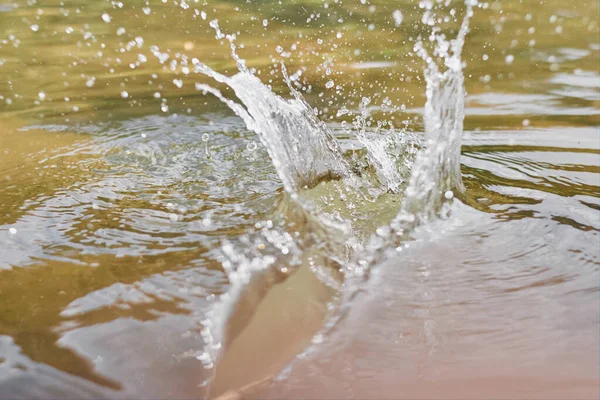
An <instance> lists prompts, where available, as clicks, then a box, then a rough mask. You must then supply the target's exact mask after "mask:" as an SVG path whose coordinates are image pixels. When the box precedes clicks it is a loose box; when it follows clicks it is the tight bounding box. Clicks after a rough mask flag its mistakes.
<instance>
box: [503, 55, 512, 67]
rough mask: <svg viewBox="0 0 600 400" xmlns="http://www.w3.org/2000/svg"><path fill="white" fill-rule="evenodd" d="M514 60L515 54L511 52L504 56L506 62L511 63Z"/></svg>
mask: <svg viewBox="0 0 600 400" xmlns="http://www.w3.org/2000/svg"><path fill="white" fill-rule="evenodd" d="M514 60H515V56H513V55H512V54H509V55H507V56H506V57H505V58H504V61H506V63H507V64H509V65H510V64H512V63H513V61H514Z"/></svg>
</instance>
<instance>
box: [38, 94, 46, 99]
mask: <svg viewBox="0 0 600 400" xmlns="http://www.w3.org/2000/svg"><path fill="white" fill-rule="evenodd" d="M38 98H39V99H40V101H44V100H46V93H44V92H39V93H38Z"/></svg>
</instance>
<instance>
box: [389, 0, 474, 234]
mask: <svg viewBox="0 0 600 400" xmlns="http://www.w3.org/2000/svg"><path fill="white" fill-rule="evenodd" d="M465 4H466V6H467V11H466V15H465V17H464V19H463V22H462V25H461V27H460V30H459V32H458V35H457V37H456V38H455V39H453V40H447V39H446V36H445V35H444V34H442V33H441V30H440V28H439V27H434V28H433V29H432V33H431V36H430V37H429V40H430V41H432V42H434V43H435V49H434V52H433V55H432V56H431V55H429V53H428V52H427V50H426V49H425V47H424V45H423V42H422V41H421V40H419V41H418V42H417V44H416V45H415V51H416V53H417V54H418V55H419V56H420V57H421V58H422V59H423V60H424V61H425V62H426V64H427V65H426V67H425V69H424V76H425V81H426V83H427V90H426V96H427V101H426V103H425V111H424V115H423V119H424V123H425V143H424V146H425V147H424V149H423V150H422V151H421V152H420V153H419V155H418V156H417V159H416V160H415V163H414V165H413V168H412V175H411V178H410V182H409V185H408V188H407V189H406V192H405V199H404V202H403V205H402V210H401V212H400V213H399V215H398V216H397V217H396V219H395V220H394V221H393V222H392V227H393V228H394V229H395V230H396V233H397V234H399V235H402V234H403V233H406V231H407V230H408V229H410V228H411V227H412V226H415V225H418V224H420V223H425V222H427V221H429V220H432V219H434V218H436V217H437V215H438V214H439V212H440V210H441V208H442V206H443V205H444V203H445V202H446V200H449V199H452V198H453V197H454V193H453V191H458V192H462V191H463V190H464V186H463V183H462V178H461V174H460V149H461V136H462V132H463V121H464V117H465V114H464V101H465V89H464V76H463V65H462V60H461V54H462V49H463V46H464V43H465V37H466V35H467V33H468V31H469V20H470V18H471V17H472V16H473V6H474V5H476V4H477V2H476V1H473V0H467V1H466V2H465ZM434 57H435V58H434ZM436 58H437V59H441V61H442V62H443V66H444V68H445V70H444V71H443V72H442V71H441V70H440V66H439V65H438V63H437V62H436Z"/></svg>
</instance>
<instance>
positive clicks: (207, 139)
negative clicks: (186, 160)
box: [202, 133, 210, 142]
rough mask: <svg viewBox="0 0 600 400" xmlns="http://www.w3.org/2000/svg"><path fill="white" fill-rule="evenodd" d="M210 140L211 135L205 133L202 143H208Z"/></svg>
mask: <svg viewBox="0 0 600 400" xmlns="http://www.w3.org/2000/svg"><path fill="white" fill-rule="evenodd" d="M209 140H210V135H209V134H208V133H203V134H202V141H203V142H208V141H209Z"/></svg>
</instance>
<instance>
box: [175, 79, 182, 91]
mask: <svg viewBox="0 0 600 400" xmlns="http://www.w3.org/2000/svg"><path fill="white" fill-rule="evenodd" d="M173 83H174V84H175V86H177V87H178V88H179V89H181V87H182V86H183V81H182V80H181V79H173Z"/></svg>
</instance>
